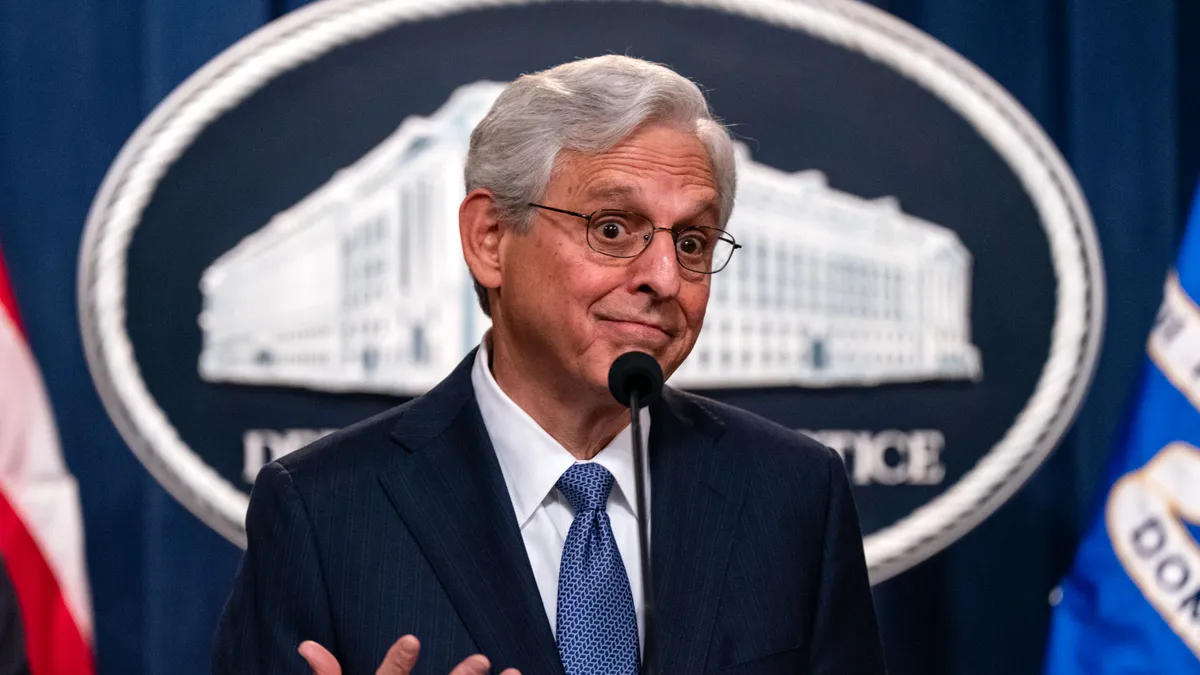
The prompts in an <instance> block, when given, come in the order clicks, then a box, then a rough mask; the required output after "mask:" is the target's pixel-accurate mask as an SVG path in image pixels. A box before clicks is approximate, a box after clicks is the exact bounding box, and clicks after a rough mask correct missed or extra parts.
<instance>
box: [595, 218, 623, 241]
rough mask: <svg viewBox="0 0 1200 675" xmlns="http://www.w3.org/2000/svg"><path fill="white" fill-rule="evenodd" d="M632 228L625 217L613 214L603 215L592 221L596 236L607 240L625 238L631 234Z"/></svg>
mask: <svg viewBox="0 0 1200 675" xmlns="http://www.w3.org/2000/svg"><path fill="white" fill-rule="evenodd" d="M632 230H633V228H631V227H630V224H629V222H628V221H627V220H626V219H624V218H621V217H620V216H615V215H605V216H603V217H602V218H600V219H598V220H596V221H595V222H594V223H592V231H593V232H595V233H596V236H597V237H599V238H600V239H603V240H607V241H617V240H620V239H627V238H629V237H630V236H631V235H632V234H633V231H632Z"/></svg>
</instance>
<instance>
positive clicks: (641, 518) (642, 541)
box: [629, 387, 655, 675]
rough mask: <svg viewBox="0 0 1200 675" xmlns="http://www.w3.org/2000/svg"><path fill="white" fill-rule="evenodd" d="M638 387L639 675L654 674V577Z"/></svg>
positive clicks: (634, 423)
mask: <svg viewBox="0 0 1200 675" xmlns="http://www.w3.org/2000/svg"><path fill="white" fill-rule="evenodd" d="M640 398H641V397H640V396H639V392H638V391H637V389H636V387H635V388H634V390H633V391H631V392H630V394H629V414H630V416H631V418H632V419H631V421H630V425H631V427H632V431H633V477H634V482H636V483H637V490H636V492H637V521H638V544H639V546H638V549H639V551H640V553H641V559H642V610H643V617H644V618H643V620H642V623H643V627H644V628H645V631H646V640H645V648H644V649H643V650H642V663H641V667H640V668H639V669H638V673H639V675H654V672H655V668H654V656H655V654H654V614H655V611H654V574H653V571H652V569H651V566H650V534H649V531H648V528H647V527H646V521H647V520H648V519H649V516H650V514H648V513H647V512H646V468H645V463H646V451H645V448H643V447H642V414H641V413H642V406H641V401H639V400H638V399H640Z"/></svg>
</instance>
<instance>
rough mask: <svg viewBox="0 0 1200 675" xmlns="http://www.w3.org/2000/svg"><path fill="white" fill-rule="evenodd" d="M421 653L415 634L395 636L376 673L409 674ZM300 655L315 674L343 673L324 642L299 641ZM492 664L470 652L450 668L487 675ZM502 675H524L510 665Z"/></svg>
mask: <svg viewBox="0 0 1200 675" xmlns="http://www.w3.org/2000/svg"><path fill="white" fill-rule="evenodd" d="M420 653H421V643H420V641H418V640H417V638H415V637H413V636H412V635H405V636H404V637H402V638H400V639H399V640H396V642H395V644H393V645H392V646H391V648H390V649H388V652H387V654H386V655H385V656H384V657H383V663H381V664H379V668H378V669H377V670H376V671H375V675H409V673H411V672H412V669H413V667H414V666H416V665H417V656H418V655H420ZM300 656H303V657H304V660H305V661H308V666H309V667H310V668H312V671H313V675H342V666H341V665H340V664H339V663H338V662H337V659H336V658H334V656H333V654H330V653H329V650H328V649H325V648H324V647H322V646H321V645H319V644H317V643H315V642H313V641H312V640H305V641H304V642H301V643H300ZM491 667H492V664H491V663H490V662H489V661H488V660H487V657H486V656H484V655H482V654H475V655H474V656H468V657H467V658H466V659H464V660H463V662H462V663H460V664H458V665H457V666H455V667H454V670H452V671H450V675H487V674H488V670H489V669H490V668H491ZM500 675H521V673H520V672H518V671H517V670H516V669H515V668H509V669H508V670H505V671H504V672H503V673H500Z"/></svg>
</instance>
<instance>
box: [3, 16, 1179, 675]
mask: <svg viewBox="0 0 1200 675" xmlns="http://www.w3.org/2000/svg"><path fill="white" fill-rule="evenodd" d="M301 4H303V3H300V2H295V1H294V0H256V1H247V0H210V1H209V2H205V3H179V2H174V1H173V0H136V1H135V0H105V1H101V0H63V1H62V2H57V3H40V2H19V1H16V0H13V1H10V2H6V3H0V243H2V245H3V248H4V250H5V251H6V253H7V255H8V263H9V268H10V275H11V277H12V283H13V285H14V288H15V290H16V292H17V294H18V296H19V297H22V298H31V299H32V300H30V301H26V302H25V303H24V305H23V310H24V313H25V316H24V319H25V323H26V329H27V333H28V337H29V341H30V344H31V346H32V348H33V351H34V353H35V355H36V356H37V358H38V360H39V363H40V365H41V368H42V371H43V373H44V375H45V379H46V383H47V386H48V388H49V392H50V396H51V399H52V402H53V405H54V410H55V415H56V418H57V419H58V421H59V427H60V432H61V435H62V442H63V448H64V453H65V455H66V458H67V462H68V465H69V467H70V469H71V471H72V473H74V474H75V475H76V476H77V477H78V480H79V483H80V488H81V490H80V491H81V496H82V502H83V508H84V519H85V524H86V532H87V542H88V550H87V556H88V560H89V563H90V576H91V583H92V588H93V596H94V598H93V601H94V605H95V607H94V612H95V623H96V650H97V660H98V666H99V672H100V673H101V675H117V674H118V673H120V674H121V675H168V674H171V675H174V674H177V673H178V674H196V675H198V674H200V673H204V672H207V670H208V650H209V645H210V642H211V633H212V630H213V627H214V626H215V621H216V617H217V614H218V613H219V611H220V609H221V606H222V605H223V603H224V600H225V595H226V593H227V592H228V589H229V585H230V581H231V580H232V575H233V573H234V569H235V566H236V563H237V560H238V556H239V552H238V551H237V550H236V549H235V548H234V547H233V546H232V545H229V544H227V543H226V542H224V541H223V540H222V539H221V538H220V537H219V536H217V535H216V534H214V533H213V532H211V531H210V530H209V529H208V528H207V527H205V526H204V525H202V524H201V523H200V522H199V521H197V520H196V519H195V518H193V517H192V516H191V515H190V514H189V513H187V512H186V511H185V510H184V509H183V508H182V507H181V506H179V505H178V504H177V503H176V502H175V501H174V500H173V499H171V498H170V497H169V496H167V495H166V493H165V492H164V491H163V490H162V489H161V488H160V487H158V485H157V483H156V482H155V481H154V480H153V479H151V478H150V477H149V476H148V474H147V473H146V472H145V470H144V469H143V468H142V467H141V465H140V464H139V463H138V462H137V461H136V459H135V458H134V457H133V455H132V454H131V453H130V452H129V450H128V448H127V447H126V446H125V444H124V443H123V442H122V441H121V439H120V437H119V436H118V435H117V433H116V431H115V430H114V429H113V426H112V424H111V422H110V421H109V419H108V416H107V415H106V414H105V412H104V409H103V407H102V406H101V404H100V402H99V399H98V397H97V396H96V394H95V390H94V388H93V386H92V384H91V382H90V380H89V377H88V374H87V368H86V364H85V361H84V357H83V350H82V346H81V343H80V339H79V330H78V327H77V320H76V305H75V280H76V273H75V272H76V270H75V267H76V256H77V254H78V247H79V242H80V235H81V233H82V229H83V223H84V220H85V218H86V215H87V209H88V206H89V204H90V202H91V199H92V197H93V196H94V194H95V191H96V190H97V188H98V187H99V184H100V181H101V179H102V178H103V175H104V172H105V171H106V170H107V168H108V166H109V164H110V163H111V162H112V160H113V159H114V157H115V156H116V153H117V151H118V150H119V149H120V147H121V144H122V143H123V142H124V141H125V139H126V138H127V137H128V136H129V134H130V133H132V131H133V129H134V128H135V127H136V126H137V124H138V123H139V122H140V121H141V119H142V118H143V117H144V116H145V115H146V114H148V113H149V111H150V110H151V109H152V108H153V106H154V105H155V104H156V103H157V102H158V101H160V100H161V99H162V98H163V97H164V96H166V95H167V94H168V93H169V92H170V91H171V90H172V89H173V88H174V87H175V86H177V85H178V84H179V83H180V82H181V81H182V80H183V79H185V78H186V77H187V76H188V75H189V74H191V73H192V72H194V71H195V69H197V68H198V67H200V66H201V65H203V63H204V62H205V61H207V60H208V59H209V58H211V57H213V56H215V55H216V54H217V53H219V52H220V51H221V50H222V49H224V48H226V47H227V46H229V45H231V44H233V43H234V42H236V41H237V40H238V39H240V38H241V37H243V36H244V35H246V34H248V33H249V32H251V31H253V30H254V29H256V28H257V27H259V26H261V25H263V23H265V22H266V21H269V20H270V19H271V18H273V17H276V16H279V15H281V14H283V13H286V12H288V11H291V10H292V9H295V8H296V7H297V6H299V5H301ZM874 4H876V5H877V6H879V7H881V8H883V9H885V10H888V11H890V12H893V13H895V14H897V15H898V16H900V18H902V19H905V20H907V21H909V22H911V23H913V24H915V25H916V26H917V27H919V28H921V29H923V30H925V31H927V32H929V33H931V34H932V35H933V36H934V37H936V38H938V39H940V40H942V41H943V42H945V43H947V44H948V45H949V46H950V47H952V48H954V49H956V50H958V51H959V52H961V53H962V54H963V55H965V56H966V57H967V58H969V59H971V60H972V61H974V62H975V63H976V64H978V65H979V66H980V67H982V68H983V69H984V70H985V71H986V72H988V73H989V74H990V75H991V76H992V77H994V78H995V79H996V80H997V81H999V82H1000V83H1001V84H1002V85H1003V86H1004V87H1006V88H1007V89H1008V90H1009V91H1010V92H1012V93H1013V95H1014V96H1015V97H1016V98H1017V99H1018V100H1019V101H1021V102H1022V104H1024V105H1025V106H1026V107H1027V108H1028V109H1029V110H1030V112H1031V113H1032V114H1033V115H1034V117H1035V118H1037V120H1038V121H1039V122H1040V123H1041V124H1042V125H1043V126H1044V127H1045V128H1046V130H1047V132H1048V133H1049V135H1050V136H1051V137H1052V138H1053V140H1054V141H1055V142H1056V143H1057V144H1058V146H1059V148H1060V149H1061V150H1062V152H1063V154H1064V156H1065V157H1066V159H1067V161H1068V162H1069V163H1070V165H1071V166H1072V168H1073V169H1074V171H1075V173H1076V175H1077V176H1078V177H1079V181H1080V183H1081V184H1082V186H1083V190H1084V193H1085V195H1086V196H1087V198H1088V200H1089V203H1090V205H1091V208H1092V210H1093V214H1094V216H1095V220H1096V226H1097V230H1098V231H1099V235H1100V240H1101V244H1102V246H1103V251H1104V259H1105V264H1106V269H1107V275H1108V291H1109V300H1110V306H1109V310H1108V311H1109V314H1108V321H1107V333H1106V339H1105V346H1104V352H1103V355H1102V358H1101V360H1100V367H1099V370H1098V373H1097V376H1096V380H1095V383H1094V386H1093V388H1092V390H1091V393H1090V395H1089V397H1088V400H1087V402H1086V404H1085V406H1084V407H1083V409H1082V412H1081V413H1080V416H1079V418H1078V420H1077V422H1076V424H1075V426H1074V427H1073V429H1072V431H1071V432H1070V434H1069V435H1068V436H1067V438H1066V439H1065V441H1064V442H1063V444H1062V445H1061V446H1060V448H1059V449H1058V450H1057V451H1056V453H1055V454H1054V455H1053V456H1052V457H1051V459H1050V460H1049V461H1048V462H1047V464H1046V465H1045V466H1044V467H1043V468H1042V470H1041V471H1039V472H1038V474H1037V476H1036V477H1035V478H1034V479H1033V480H1032V481H1030V483H1029V484H1028V485H1027V486H1026V487H1025V488H1024V489H1022V490H1021V491H1020V493H1018V494H1017V495H1016V496H1015V497H1014V498H1013V499H1012V500H1011V501H1010V502H1009V503H1008V504H1007V505H1005V506H1004V507H1003V508H1001V509H1000V510H999V511H998V512H997V513H996V514H995V515H994V516H992V517H991V518H990V519H989V520H988V521H986V522H985V523H984V524H982V525H981V526H980V527H978V528H977V529H976V530H974V531H973V532H971V533H970V534H969V535H967V536H966V537H965V538H964V539H963V540H961V541H960V542H958V543H957V544H955V545H953V546H951V547H950V548H949V549H947V550H946V551H944V552H943V553H941V554H939V555H937V556H935V557H934V558H933V559H931V560H930V561H928V562H926V563H924V564H922V565H921V566H919V567H917V568H916V569H914V570H912V571H910V572H907V573H905V574H903V575H901V576H900V577H898V578H896V579H894V580H891V581H889V582H887V583H885V584H883V585H882V586H881V587H879V588H878V589H877V592H876V596H877V601H878V603H879V607H880V615H881V620H882V623H883V630H884V635H885V641H886V643H887V651H888V659H889V667H890V669H891V672H892V673H893V674H896V675H907V674H910V673H911V674H913V675H918V674H919V675H950V674H955V675H957V674H963V675H968V674H969V675H981V674H987V673H996V674H1001V673H1003V674H1008V673H1017V672H1021V673H1024V672H1036V671H1038V670H1039V668H1040V664H1041V661H1042V653H1043V650H1044V646H1045V638H1046V629H1047V625H1048V620H1049V604H1048V599H1047V598H1048V594H1049V592H1050V590H1051V589H1052V588H1053V586H1054V585H1055V583H1057V580H1058V578H1059V577H1060V576H1061V575H1062V574H1063V573H1064V572H1065V570H1066V568H1067V566H1068V565H1069V563H1070V560H1071V556H1072V555H1073V552H1074V547H1075V544H1076V542H1077V540H1078V537H1079V534H1080V531H1081V529H1082V527H1083V526H1084V524H1085V523H1086V521H1087V518H1088V516H1089V514H1090V513H1091V509H1092V505H1091V499H1092V495H1093V492H1094V487H1095V484H1096V482H1097V480H1098V479H1099V474H1100V471H1101V467H1102V466H1103V464H1104V458H1105V456H1106V455H1107V452H1108V449H1109V445H1110V443H1111V440H1112V438H1113V435H1114V433H1115V426H1116V425H1117V423H1118V420H1119V419H1120V418H1121V417H1122V414H1123V407H1124V404H1125V400H1126V398H1127V396H1128V393H1129V391H1130V387H1131V384H1132V380H1133V378H1134V376H1135V373H1136V369H1137V367H1138V365H1139V364H1140V363H1141V361H1142V358H1143V356H1142V355H1143V348H1142V347H1143V344H1144V341H1145V338H1146V334H1147V332H1148V329H1149V326H1150V322H1151V320H1152V319H1153V316H1154V313H1155V311H1156V309H1157V307H1158V301H1159V298H1160V296H1161V289H1162V282H1163V275H1164V274H1165V272H1166V269H1167V266H1168V264H1169V262H1170V260H1171V259H1172V257H1173V254H1174V250H1175V246H1176V244H1177V241H1178V239H1179V233H1180V231H1181V227H1182V223H1181V222H1180V221H1181V218H1182V208H1181V206H1180V204H1181V202H1182V200H1183V199H1184V197H1183V195H1182V194H1181V186H1184V185H1188V186H1190V185H1193V184H1195V181H1196V175H1195V174H1196V171H1197V170H1198V169H1200V115H1197V112H1200V103H1198V98H1197V97H1198V96H1200V94H1198V93H1197V91H1198V90H1200V87H1198V84H1200V83H1197V82H1196V81H1195V80H1196V78H1197V77H1198V76H1200V48H1197V47H1195V46H1193V45H1192V44H1191V43H1194V42H1195V37H1196V36H1200V11H1197V10H1195V9H1194V8H1189V7H1187V6H1185V5H1187V3H1180V2H1178V0H1164V1H1163V2H1149V3H1146V2H1118V1H1116V0H1100V1H1097V0H1088V1H1086V2H1085V1H1083V0H1049V1H1047V0H972V1H971V2H962V1H961V0H878V1H877V2H875V3H874ZM1185 35H1186V36H1191V37H1192V40H1191V43H1189V42H1188V40H1185V39H1183V38H1182V37H1181V36H1185ZM1189 85H1190V86H1189ZM1189 113H1190V114H1189ZM1014 273H1019V271H1014Z"/></svg>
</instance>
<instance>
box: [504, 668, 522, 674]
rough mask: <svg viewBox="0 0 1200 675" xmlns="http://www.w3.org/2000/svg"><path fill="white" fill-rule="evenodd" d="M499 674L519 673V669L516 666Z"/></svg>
mask: <svg viewBox="0 0 1200 675" xmlns="http://www.w3.org/2000/svg"><path fill="white" fill-rule="evenodd" d="M500 675H521V671H519V670H517V669H516V668H508V669H506V670H505V671H504V672H503V673H500Z"/></svg>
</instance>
